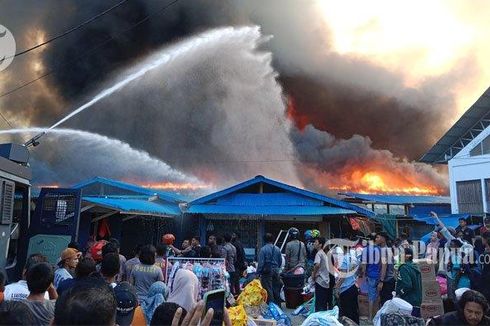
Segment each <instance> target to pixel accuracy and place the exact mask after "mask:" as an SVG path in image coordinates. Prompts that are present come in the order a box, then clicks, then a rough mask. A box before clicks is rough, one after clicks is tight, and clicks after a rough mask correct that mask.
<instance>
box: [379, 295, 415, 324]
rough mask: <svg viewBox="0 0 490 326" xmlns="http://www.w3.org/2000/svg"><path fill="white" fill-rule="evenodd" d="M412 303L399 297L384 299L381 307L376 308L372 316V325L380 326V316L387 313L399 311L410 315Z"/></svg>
mask: <svg viewBox="0 0 490 326" xmlns="http://www.w3.org/2000/svg"><path fill="white" fill-rule="evenodd" d="M412 309H413V307H412V305H411V304H410V303H408V302H406V301H405V300H403V299H400V298H393V299H391V300H388V301H386V302H385V303H384V304H383V306H382V307H381V309H379V310H378V312H377V313H376V315H375V316H374V318H373V324H374V326H381V316H382V315H384V314H389V313H399V314H403V315H407V316H410V315H411V313H412Z"/></svg>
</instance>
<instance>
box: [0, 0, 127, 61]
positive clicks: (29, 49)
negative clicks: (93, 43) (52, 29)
mask: <svg viewBox="0 0 490 326" xmlns="http://www.w3.org/2000/svg"><path fill="white" fill-rule="evenodd" d="M128 1H129V0H122V1H120V2H118V3H116V4H115V5H114V6H112V7H110V8H108V9H106V10H104V11H103V12H101V13H99V14H97V15H95V16H93V17H91V18H89V19H87V20H86V21H84V22H82V23H80V24H78V25H77V26H74V27H72V28H70V29H68V30H66V31H64V32H63V33H61V34H58V35H56V36H53V37H51V38H50V39H48V40H46V41H44V42H41V43H39V44H37V45H34V46H33V47H30V48H28V49H25V50H23V51H20V52H17V53H16V54H14V55H12V56H10V57H7V58H6V59H10V58H14V57H18V56H21V55H23V54H26V53H28V52H31V51H33V50H35V49H38V48H40V47H42V46H45V45H46V44H49V43H51V42H53V41H56V40H57V39H60V38H62V37H64V36H66V35H68V34H71V33H73V32H75V31H77V30H79V29H80V28H82V27H84V26H86V25H88V24H90V23H92V22H94V21H96V20H97V19H99V18H100V17H102V16H104V15H106V14H108V13H109V12H111V11H112V10H114V9H116V8H119V7H120V6H122V5H123V4H125V3H126V2H128Z"/></svg>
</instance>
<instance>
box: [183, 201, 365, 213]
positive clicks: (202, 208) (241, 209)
mask: <svg viewBox="0 0 490 326" xmlns="http://www.w3.org/2000/svg"><path fill="white" fill-rule="evenodd" d="M186 213H193V214H194V213H195V214H230V215H232V214H234V215H348V214H349V215H350V214H355V213H356V212H355V211H352V210H348V209H343V208H338V207H329V206H248V205H247V206H236V205H200V204H196V205H192V206H190V207H189V209H188V210H187V212H186Z"/></svg>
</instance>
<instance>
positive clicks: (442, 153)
mask: <svg viewBox="0 0 490 326" xmlns="http://www.w3.org/2000/svg"><path fill="white" fill-rule="evenodd" d="M489 119H490V88H488V89H487V90H486V91H485V92H484V93H483V94H482V96H481V97H480V98H479V99H478V100H477V101H476V102H475V103H474V104H473V105H472V106H471V107H470V108H469V109H468V110H467V111H466V112H465V113H464V114H463V115H462V116H461V118H460V119H459V120H458V121H457V122H456V123H455V124H454V125H453V126H452V127H451V128H450V129H449V130H448V131H447V132H446V133H445V134H444V136H442V138H441V139H439V141H438V142H437V143H436V144H435V145H434V146H432V148H431V149H430V150H429V151H428V152H427V153H425V154H424V156H422V158H421V159H420V162H424V163H445V162H447V160H448V159H450V158H452V157H454V155H456V154H457V153H458V152H459V151H460V150H461V149H462V147H464V146H466V144H467V142H468V140H467V139H466V138H469V141H471V139H473V138H474V137H476V136H477V135H478V134H479V133H480V132H481V131H482V128H483V129H484V127H485V126H488V123H489V122H488V120H489ZM482 120H485V121H482ZM480 122H481V123H482V125H480ZM467 135H468V137H467ZM450 149H452V150H451V151H450ZM448 151H450V152H451V153H450V155H449V156H448V157H446V153H448Z"/></svg>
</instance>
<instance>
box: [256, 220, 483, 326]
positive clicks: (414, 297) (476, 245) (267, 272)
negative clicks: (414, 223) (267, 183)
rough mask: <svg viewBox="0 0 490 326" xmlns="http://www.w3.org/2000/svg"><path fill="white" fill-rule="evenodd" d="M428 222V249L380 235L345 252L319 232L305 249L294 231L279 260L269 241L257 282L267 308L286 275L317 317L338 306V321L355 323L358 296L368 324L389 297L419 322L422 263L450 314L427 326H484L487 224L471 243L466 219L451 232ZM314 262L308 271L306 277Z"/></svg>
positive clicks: (352, 243)
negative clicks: (306, 295)
mask: <svg viewBox="0 0 490 326" xmlns="http://www.w3.org/2000/svg"><path fill="white" fill-rule="evenodd" d="M432 216H433V219H434V222H435V223H436V224H437V227H436V229H435V230H434V232H433V233H432V236H431V239H430V240H429V242H428V243H420V242H418V241H413V242H412V241H411V240H410V239H409V238H408V237H407V236H406V235H402V236H401V237H400V238H399V239H395V240H393V241H391V240H390V238H389V236H388V234H387V233H385V232H378V233H375V234H371V235H369V236H368V237H367V238H360V237H359V236H358V235H355V236H353V237H352V238H351V240H353V241H350V242H349V245H348V246H347V245H346V244H345V243H343V244H340V245H332V244H327V241H326V239H325V238H323V237H320V235H319V232H316V234H315V235H314V236H311V232H310V231H308V232H310V235H309V236H308V234H306V233H305V241H306V243H303V242H302V241H300V240H299V239H298V234H299V230H297V229H295V228H292V229H291V230H290V234H291V237H290V238H291V241H290V242H289V243H288V244H287V245H286V250H285V252H286V253H285V259H284V260H283V258H282V255H281V250H280V248H279V247H277V246H275V245H274V243H273V240H274V239H273V236H272V234H266V235H265V237H264V243H265V245H264V246H263V247H262V248H261V249H260V251H259V254H258V268H257V275H258V276H259V277H260V280H261V283H262V286H263V287H264V288H265V289H266V290H267V292H268V297H269V301H272V302H274V303H277V304H280V302H281V299H280V290H281V287H282V286H283V282H282V280H281V276H282V279H284V277H285V273H296V272H298V271H300V273H304V277H305V279H308V277H309V282H310V285H312V287H314V289H315V290H314V292H315V311H325V310H328V309H332V308H333V306H334V303H335V305H337V306H338V307H339V311H340V315H341V316H344V317H347V318H349V319H351V320H352V321H354V322H356V323H359V304H358V302H359V300H358V296H359V294H360V293H365V294H367V299H368V309H367V310H368V315H369V316H368V318H369V319H370V320H372V319H373V317H374V315H375V313H376V311H377V310H378V309H379V308H380V307H382V306H383V304H384V303H385V302H387V301H388V300H391V299H393V298H394V297H398V298H401V299H403V300H405V301H406V302H408V303H410V304H411V305H412V307H413V309H412V315H413V316H414V317H420V316H421V311H420V308H421V304H422V291H423V289H422V278H421V271H420V269H419V267H418V264H417V263H416V262H417V260H419V259H424V261H426V262H431V263H432V264H433V265H434V271H435V273H436V275H434V279H435V277H436V276H437V277H438V280H439V281H440V282H441V290H442V291H441V293H442V294H443V297H444V298H445V300H444V303H445V304H444V310H445V312H447V313H446V314H444V315H441V316H438V317H434V318H432V319H431V321H430V322H431V324H433V325H437V324H448V325H456V324H458V325H477V324H485V325H487V324H489V323H490V319H488V317H487V314H488V308H489V307H488V302H489V300H490V232H489V231H490V218H486V219H485V220H484V225H483V226H482V227H481V228H480V229H479V230H477V232H476V235H475V232H474V230H473V229H471V228H470V227H469V226H468V225H467V221H466V220H465V219H463V218H461V219H460V220H459V226H458V227H457V228H454V229H453V228H450V227H446V226H445V225H444V223H443V222H442V221H441V220H440V219H439V218H438V216H437V214H435V213H433V214H432ZM311 257H314V258H313V269H312V270H311V272H309V269H308V261H309V260H310V259H311ZM414 260H415V261H414ZM310 276H311V277H310ZM446 288H447V291H445V289H446ZM466 293H467V294H466ZM446 297H447V298H446ZM476 321H478V322H476Z"/></svg>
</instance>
